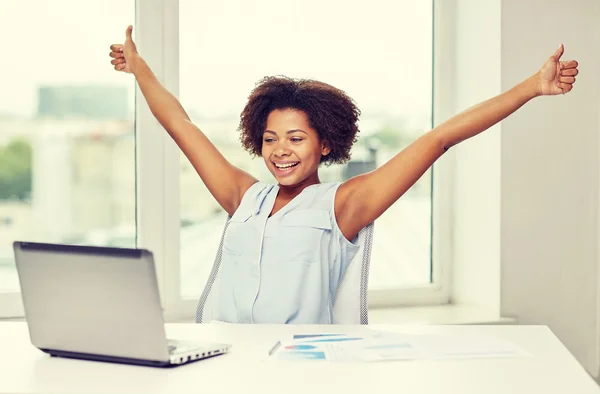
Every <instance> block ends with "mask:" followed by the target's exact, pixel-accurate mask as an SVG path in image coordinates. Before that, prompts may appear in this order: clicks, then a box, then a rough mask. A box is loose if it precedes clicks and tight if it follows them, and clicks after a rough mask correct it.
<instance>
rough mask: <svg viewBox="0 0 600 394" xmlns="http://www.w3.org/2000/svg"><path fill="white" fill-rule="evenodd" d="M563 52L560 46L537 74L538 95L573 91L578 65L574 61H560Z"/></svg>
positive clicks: (562, 47)
mask: <svg viewBox="0 0 600 394" xmlns="http://www.w3.org/2000/svg"><path fill="white" fill-rule="evenodd" d="M564 52H565V47H564V46H563V45H562V44H561V45H560V46H559V47H558V50H557V51H556V52H554V54H553V55H552V56H550V58H548V60H547V61H546V63H545V64H544V65H543V66H542V68H541V69H540V71H538V72H537V75H536V76H537V79H538V86H539V93H540V95H543V96H553V95H556V94H565V93H568V92H570V91H571V89H573V84H574V83H575V76H576V75H577V74H578V73H579V70H577V66H578V64H577V62H576V61H575V60H567V61H561V60H560V58H561V56H562V55H563V53H564Z"/></svg>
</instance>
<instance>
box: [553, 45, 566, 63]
mask: <svg viewBox="0 0 600 394" xmlns="http://www.w3.org/2000/svg"><path fill="white" fill-rule="evenodd" d="M563 53H565V46H564V45H563V44H560V45H559V46H558V49H557V50H556V52H554V54H553V55H552V56H550V58H552V59H553V60H555V61H559V60H560V57H561V56H562V55H563Z"/></svg>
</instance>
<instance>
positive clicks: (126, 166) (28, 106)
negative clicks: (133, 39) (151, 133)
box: [0, 0, 136, 293]
mask: <svg viewBox="0 0 600 394" xmlns="http://www.w3.org/2000/svg"><path fill="white" fill-rule="evenodd" d="M133 21H134V1H129V2H123V1H122V0H106V1H97V2H89V1H80V0H53V1H46V0H35V1H22V0H2V1H1V2H0V35H1V36H2V37H5V38H6V39H5V40H3V44H2V45H3V53H4V54H5V55H6V56H5V59H8V60H10V61H3V62H2V65H0V70H1V72H0V86H2V92H3V93H2V94H1V95H0V293H3V292H15V291H18V290H19V289H18V281H17V275H16V271H15V266H14V258H13V250H12V242H13V241H15V240H20V241H39V242H56V243H71V244H93V245H115V246H135V239H136V227H135V165H134V148H135V140H134V133H133V119H134V106H133V103H134V101H133V88H134V85H133V80H132V78H128V76H125V75H121V74H120V73H117V72H116V71H115V70H114V69H113V68H112V66H111V64H110V58H109V56H108V54H109V52H110V49H109V46H110V44H112V43H113V42H122V41H123V38H124V34H125V28H126V27H127V25H128V24H131V23H133Z"/></svg>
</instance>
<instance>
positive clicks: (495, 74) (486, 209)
mask: <svg viewBox="0 0 600 394" xmlns="http://www.w3.org/2000/svg"><path fill="white" fill-rule="evenodd" d="M454 3H455V6H456V10H455V21H454V30H455V34H456V46H457V48H456V53H455V62H456V63H455V66H454V69H455V75H454V78H455V82H454V89H455V92H454V97H453V99H452V103H449V104H450V105H453V106H454V112H455V113H458V112H460V111H462V110H465V109H466V108H468V107H470V106H472V105H475V104H477V103H479V102H481V101H483V100H485V99H488V98H490V97H492V96H495V95H498V94H499V93H500V92H501V84H500V82H501V81H500V77H501V69H500V67H501V62H500V54H501V52H500V51H501V46H500V44H501V40H500V13H501V1H500V0H485V1H481V0H457V1H455V2H454ZM500 127H501V126H500V125H497V126H495V127H493V128H491V129H490V130H488V131H486V132H485V133H483V134H481V135H479V136H477V137H476V138H473V139H471V140H468V141H465V142H463V143H462V144H460V145H458V146H456V147H454V148H453V149H452V150H451V152H449V153H451V154H453V155H455V170H456V176H455V184H454V185H453V186H454V199H453V200H454V221H453V222H454V224H453V226H454V234H453V236H454V240H455V242H454V245H455V246H454V251H453V258H452V262H453V269H452V274H453V275H452V290H451V293H450V294H451V295H450V299H451V302H453V303H458V304H469V305H476V306H480V307H485V308H488V309H489V310H490V313H494V311H495V313H498V314H499V313H500V274H499V272H500ZM482 185H485V186H484V187H482Z"/></svg>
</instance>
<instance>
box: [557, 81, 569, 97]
mask: <svg viewBox="0 0 600 394" xmlns="http://www.w3.org/2000/svg"><path fill="white" fill-rule="evenodd" d="M558 87H559V88H560V89H561V90H562V92H563V94H565V93H569V92H570V91H571V89H573V85H571V84H570V83H562V82H561V83H559V84H558Z"/></svg>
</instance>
